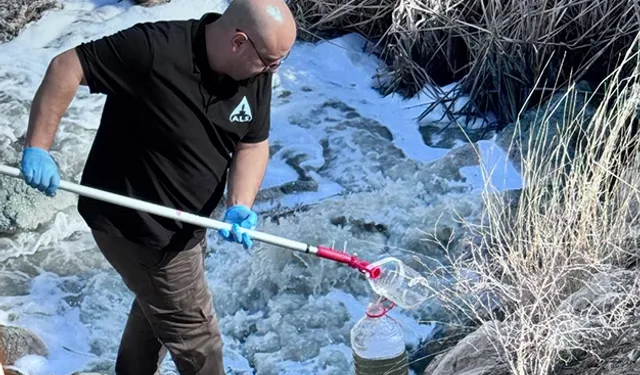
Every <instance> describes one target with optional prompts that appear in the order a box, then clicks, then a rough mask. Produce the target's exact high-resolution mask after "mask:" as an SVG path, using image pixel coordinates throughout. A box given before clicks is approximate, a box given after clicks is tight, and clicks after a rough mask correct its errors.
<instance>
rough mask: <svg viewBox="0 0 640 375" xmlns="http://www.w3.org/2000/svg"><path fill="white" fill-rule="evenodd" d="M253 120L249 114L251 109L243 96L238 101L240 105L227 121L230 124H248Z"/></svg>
mask: <svg viewBox="0 0 640 375" xmlns="http://www.w3.org/2000/svg"><path fill="white" fill-rule="evenodd" d="M252 119H253V115H252V114H251V107H250V106H249V101H248V100H247V97H246V96H244V97H243V98H242V100H241V101H240V104H238V106H237V107H236V108H235V109H234V110H233V112H231V114H230V115H229V121H231V122H249V121H251V120H252Z"/></svg>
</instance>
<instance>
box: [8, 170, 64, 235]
mask: <svg viewBox="0 0 640 375" xmlns="http://www.w3.org/2000/svg"><path fill="white" fill-rule="evenodd" d="M0 202H2V205H1V206H0V233H3V232H4V233H14V232H16V231H19V230H35V229H37V228H38V226H39V225H40V224H43V223H46V222H48V221H50V220H51V219H52V218H53V216H54V215H55V214H56V213H57V212H58V211H61V210H63V209H65V208H67V207H70V206H71V205H73V204H75V196H74V195H72V194H69V193H67V192H64V191H61V190H60V191H59V192H58V194H57V195H56V197H53V198H51V197H48V196H46V195H44V194H43V193H41V192H40V191H38V190H36V189H33V188H31V187H30V186H28V185H27V184H25V182H24V181H23V180H22V179H19V178H13V177H8V176H4V175H3V176H0Z"/></svg>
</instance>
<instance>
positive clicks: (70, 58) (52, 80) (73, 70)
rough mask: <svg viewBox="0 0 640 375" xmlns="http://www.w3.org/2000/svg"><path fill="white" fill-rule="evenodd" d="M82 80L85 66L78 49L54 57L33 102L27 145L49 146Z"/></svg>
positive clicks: (45, 147) (47, 148) (46, 147)
mask: <svg viewBox="0 0 640 375" xmlns="http://www.w3.org/2000/svg"><path fill="white" fill-rule="evenodd" d="M81 83H83V75H82V67H81V66H80V61H79V60H78V57H77V55H76V54H75V51H73V50H71V51H67V52H65V53H63V54H61V55H58V56H57V57H55V58H54V59H53V60H52V61H51V63H50V64H49V67H48V68H47V72H46V74H45V76H44V79H43V80H42V83H41V84H40V87H38V90H37V91H36V94H35V96H34V98H33V102H32V104H31V111H30V114H29V126H28V129H27V137H26V143H25V146H26V147H40V148H43V149H45V150H49V148H50V147H51V144H52V143H53V140H54V138H55V134H56V131H57V129H58V126H59V124H60V119H61V118H62V115H63V114H64V112H65V111H66V110H67V108H68V107H69V104H70V103H71V100H73V97H74V95H75V93H76V91H77V90H78V86H79V85H80V84H81Z"/></svg>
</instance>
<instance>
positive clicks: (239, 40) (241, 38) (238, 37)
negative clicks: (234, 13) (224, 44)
mask: <svg viewBox="0 0 640 375" xmlns="http://www.w3.org/2000/svg"><path fill="white" fill-rule="evenodd" d="M245 43H247V36H246V35H245V34H244V33H243V32H240V31H237V32H235V33H234V34H233V35H232V36H231V50H232V51H233V52H238V51H239V50H240V49H241V48H242V46H244V44H245Z"/></svg>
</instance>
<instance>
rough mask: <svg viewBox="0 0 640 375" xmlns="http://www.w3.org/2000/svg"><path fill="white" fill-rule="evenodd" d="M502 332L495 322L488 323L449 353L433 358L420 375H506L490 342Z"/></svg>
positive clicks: (505, 367)
mask: <svg viewBox="0 0 640 375" xmlns="http://www.w3.org/2000/svg"><path fill="white" fill-rule="evenodd" d="M500 329H502V324H501V323H500V322H498V321H492V322H488V323H486V324H485V325H483V326H482V327H480V328H478V329H477V330H476V331H475V332H473V333H472V334H470V335H469V336H467V337H465V338H464V339H463V340H461V341H460V342H459V343H458V345H456V346H455V347H454V348H453V349H451V350H450V351H448V352H446V353H444V354H441V355H439V356H437V357H436V358H435V359H434V360H433V362H431V363H430V364H429V367H427V369H426V370H425V371H424V375H485V374H491V375H507V374H509V373H510V372H509V366H508V365H507V364H505V363H504V362H502V361H501V359H500V357H501V356H500V353H499V352H498V351H497V350H496V348H499V345H496V342H494V340H493V339H494V338H495V337H496V335H495V332H496V330H500Z"/></svg>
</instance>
